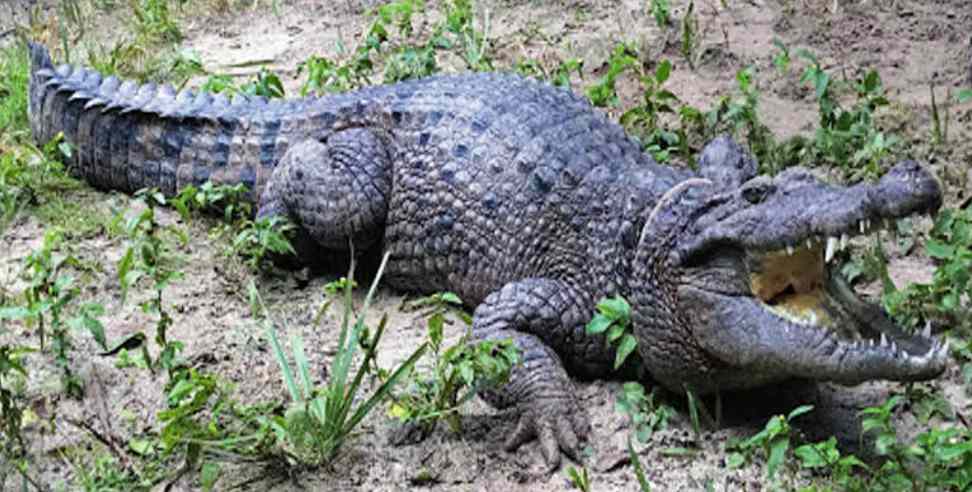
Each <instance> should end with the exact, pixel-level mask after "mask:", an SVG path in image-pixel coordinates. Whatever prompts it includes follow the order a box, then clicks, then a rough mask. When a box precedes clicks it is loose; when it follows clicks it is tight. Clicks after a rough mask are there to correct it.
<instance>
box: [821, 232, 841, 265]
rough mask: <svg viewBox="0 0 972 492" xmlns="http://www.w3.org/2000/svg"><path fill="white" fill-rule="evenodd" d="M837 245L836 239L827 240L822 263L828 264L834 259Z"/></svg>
mask: <svg viewBox="0 0 972 492" xmlns="http://www.w3.org/2000/svg"><path fill="white" fill-rule="evenodd" d="M837 243H838V241H837V238H835V237H829V238H827V252H826V254H824V263H830V260H832V259H834V251H835V250H836V249H837V245H838V244H837Z"/></svg>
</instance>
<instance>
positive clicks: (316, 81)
mask: <svg viewBox="0 0 972 492" xmlns="http://www.w3.org/2000/svg"><path fill="white" fill-rule="evenodd" d="M368 53H369V52H368V51H360V50H359V51H358V52H355V54H354V56H353V57H352V58H351V59H350V60H348V61H347V62H345V63H338V62H335V61H333V60H331V59H329V58H324V57H320V56H312V57H310V58H308V59H307V60H305V61H304V62H303V63H301V64H300V65H298V66H297V73H298V74H301V73H304V72H306V73H307V79H306V80H305V81H304V83H303V85H301V87H300V95H301V97H304V96H307V95H308V94H321V93H333V92H346V91H349V90H352V89H357V88H359V87H363V86H365V85H367V84H368V83H369V77H370V75H371V74H372V72H374V69H375V68H374V63H373V62H372V61H371V58H370V57H369V56H368Z"/></svg>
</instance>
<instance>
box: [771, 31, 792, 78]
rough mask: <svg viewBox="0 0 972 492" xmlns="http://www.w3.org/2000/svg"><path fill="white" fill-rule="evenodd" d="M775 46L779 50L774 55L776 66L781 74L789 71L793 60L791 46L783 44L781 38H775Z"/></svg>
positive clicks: (774, 64)
mask: <svg viewBox="0 0 972 492" xmlns="http://www.w3.org/2000/svg"><path fill="white" fill-rule="evenodd" d="M773 46H775V47H776V49H778V50H779V51H778V52H777V53H776V54H775V55H773V66H775V67H776V70H777V71H778V72H780V73H781V74H786V73H789V71H790V62H791V61H792V58H791V57H790V48H789V47H787V46H786V45H785V44H783V41H780V39H779V38H773Z"/></svg>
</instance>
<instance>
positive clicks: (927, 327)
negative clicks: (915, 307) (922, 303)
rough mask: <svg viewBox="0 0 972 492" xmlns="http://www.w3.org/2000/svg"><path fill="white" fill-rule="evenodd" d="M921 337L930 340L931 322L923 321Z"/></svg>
mask: <svg viewBox="0 0 972 492" xmlns="http://www.w3.org/2000/svg"><path fill="white" fill-rule="evenodd" d="M921 336H923V337H925V338H931V321H925V329H924V330H922V331H921Z"/></svg>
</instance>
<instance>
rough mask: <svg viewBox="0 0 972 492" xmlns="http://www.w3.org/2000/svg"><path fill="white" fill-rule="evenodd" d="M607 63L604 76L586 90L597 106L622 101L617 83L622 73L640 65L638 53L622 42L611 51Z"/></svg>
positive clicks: (606, 105) (592, 102)
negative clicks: (616, 86)
mask: <svg viewBox="0 0 972 492" xmlns="http://www.w3.org/2000/svg"><path fill="white" fill-rule="evenodd" d="M607 65H608V66H607V72H605V73H604V76H602V77H601V79H600V80H598V82H597V83H596V84H594V85H592V86H590V87H588V88H587V90H586V91H585V93H586V94H587V98H588V99H590V100H591V104H593V105H595V106H597V107H608V106H617V105H618V104H619V103H620V102H621V99H620V98H619V97H618V92H617V89H616V88H615V84H616V83H617V79H618V77H619V76H620V75H621V74H622V73H624V72H626V71H628V70H629V69H631V68H632V67H636V66H637V65H638V53H637V51H635V49H634V48H632V47H631V46H629V45H628V44H626V43H620V44H618V45H617V46H615V47H614V51H612V52H611V58H610V59H608V63H607Z"/></svg>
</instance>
